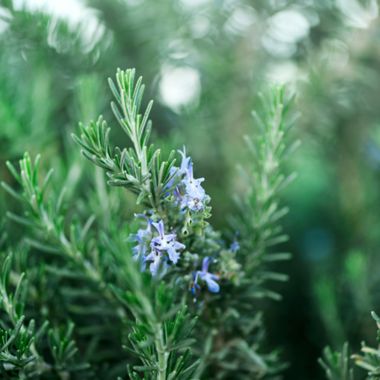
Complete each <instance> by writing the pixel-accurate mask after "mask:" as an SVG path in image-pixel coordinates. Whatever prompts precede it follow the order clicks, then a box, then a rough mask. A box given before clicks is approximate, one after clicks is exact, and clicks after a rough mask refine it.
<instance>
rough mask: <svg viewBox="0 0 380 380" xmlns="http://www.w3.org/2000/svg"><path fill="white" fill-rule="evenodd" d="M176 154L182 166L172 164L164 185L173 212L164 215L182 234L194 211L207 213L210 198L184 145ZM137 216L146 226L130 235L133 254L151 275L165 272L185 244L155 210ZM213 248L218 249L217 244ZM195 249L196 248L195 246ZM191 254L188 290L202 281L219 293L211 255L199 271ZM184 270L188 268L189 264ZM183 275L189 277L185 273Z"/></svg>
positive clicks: (197, 287)
mask: <svg viewBox="0 0 380 380" xmlns="http://www.w3.org/2000/svg"><path fill="white" fill-rule="evenodd" d="M179 153H180V154H181V156H182V161H181V165H180V166H179V167H176V166H174V167H172V169H171V178H172V180H171V182H170V183H169V184H168V186H167V188H168V193H167V196H168V197H167V200H168V201H169V202H172V204H173V203H174V204H175V205H176V207H174V209H171V211H172V212H173V214H170V211H169V212H168V214H167V215H169V218H168V219H169V221H174V223H173V224H174V225H177V228H178V231H182V234H184V233H183V231H184V229H185V227H186V223H188V219H189V218H190V219H192V217H193V216H194V214H193V213H196V214H197V215H198V216H199V217H200V218H201V219H203V218H204V217H205V215H207V203H208V202H209V200H210V197H209V196H208V195H207V194H206V192H205V190H204V189H203V187H202V185H201V183H202V182H203V181H204V179H203V178H194V172H193V163H192V160H191V158H190V157H189V156H187V155H186V151H185V148H184V149H183V150H182V151H179ZM178 206H179V207H178ZM169 209H170V208H169ZM184 212H186V215H187V217H186V218H185V219H183V214H184ZM140 217H143V218H144V220H145V223H146V226H144V228H140V229H139V230H138V231H137V233H136V234H135V235H133V237H132V240H133V241H134V242H136V243H137V244H136V245H135V247H134V248H133V253H134V257H135V259H136V260H138V261H139V262H140V263H141V268H142V270H146V266H147V264H149V270H150V272H151V273H152V275H153V276H157V275H158V274H159V273H161V274H162V273H165V272H166V270H167V269H168V267H169V264H171V265H176V264H178V265H179V264H180V263H179V260H180V256H181V253H183V251H184V250H185V249H186V246H185V245H184V244H183V243H181V242H179V241H178V240H177V233H175V231H176V230H175V229H173V230H171V232H170V233H166V232H165V225H164V222H163V220H162V219H159V218H157V215H155V212H154V211H150V214H149V217H147V216H145V215H140ZM157 220H158V221H157ZM156 221H157V222H156ZM178 225H179V226H178ZM181 226H182V227H183V228H181ZM200 226H203V227H201V229H202V230H203V229H204V225H203V224H200ZM168 229H169V228H167V230H168ZM203 232H204V231H203ZM180 236H181V234H180ZM196 240H197V239H195V241H196ZM190 241H191V240H190ZM191 246H192V243H189V247H191ZM215 247H216V248H217V247H218V245H216V246H215ZM193 248H194V247H193ZM195 249H196V251H198V248H195ZM215 253H216V252H215ZM206 255H207V253H206ZM192 257H194V258H195V259H194V262H193V265H192V268H193V269H190V271H192V275H191V281H192V286H191V290H192V292H193V294H195V293H196V290H197V289H200V287H201V286H200V283H201V282H203V283H205V284H206V285H207V288H208V290H209V291H210V292H212V293H217V292H219V290H220V287H219V284H218V283H217V281H218V280H219V276H217V275H215V274H212V273H210V272H209V271H208V267H209V264H210V263H211V259H210V257H205V258H204V259H203V264H202V269H201V270H197V269H196V268H197V262H198V257H199V255H198V254H196V255H192ZM185 267H186V265H185ZM186 271H189V268H188V267H187V269H186ZM185 278H188V277H186V276H185Z"/></svg>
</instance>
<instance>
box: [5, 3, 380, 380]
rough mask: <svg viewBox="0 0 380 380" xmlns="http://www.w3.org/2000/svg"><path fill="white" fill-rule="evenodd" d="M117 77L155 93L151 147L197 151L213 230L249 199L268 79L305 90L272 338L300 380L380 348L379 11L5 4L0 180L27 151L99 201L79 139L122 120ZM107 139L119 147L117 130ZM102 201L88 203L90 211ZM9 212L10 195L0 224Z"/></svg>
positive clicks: (124, 203)
mask: <svg viewBox="0 0 380 380" xmlns="http://www.w3.org/2000/svg"><path fill="white" fill-rule="evenodd" d="M117 67H120V68H128V67H135V68H136V69H137V71H138V73H139V74H141V75H143V76H144V81H145V83H146V84H147V85H148V86H147V97H149V98H153V99H155V106H154V111H153V114H152V119H153V124H154V140H155V142H156V144H159V145H161V146H162V148H163V149H164V150H169V149H171V148H173V147H174V148H176V147H177V148H180V147H181V146H182V145H183V144H186V145H187V147H188V150H189V151H190V152H191V155H192V156H193V158H194V161H195V162H196V170H197V175H199V176H204V177H206V179H207V180H206V182H205V187H206V189H207V191H208V192H209V194H210V195H211V197H212V205H213V218H212V221H213V223H215V224H217V225H219V226H223V225H224V223H225V219H226V215H227V214H228V213H229V211H230V210H231V209H232V207H233V205H232V201H231V198H230V195H229V194H231V193H232V192H234V191H239V181H238V176H237V175H236V172H237V164H238V162H239V160H244V158H245V156H244V153H243V152H244V149H243V146H244V143H243V135H244V134H245V133H247V132H248V131H249V130H250V129H251V128H252V125H253V119H252V118H251V110H252V109H254V108H257V107H260V104H259V102H258V100H257V99H258V97H257V94H258V93H259V92H260V91H265V90H266V88H267V87H269V86H271V85H273V84H274V83H287V86H288V88H289V91H295V93H296V95H297V97H296V103H295V108H296V111H297V113H299V118H298V121H297V125H296V127H295V128H294V130H293V135H292V138H294V139H301V140H302V145H301V148H300V149H299V150H298V151H297V153H296V154H295V155H294V156H293V157H292V159H291V160H290V161H289V162H288V163H287V166H288V170H289V172H291V171H296V172H297V173H298V179H297V180H296V181H295V182H294V183H293V184H292V185H291V186H290V187H289V188H288V189H287V190H286V192H284V193H283V201H284V202H286V203H287V204H288V205H289V207H290V213H289V215H288V216H287V218H286V222H285V224H286V226H285V228H286V231H287V233H288V234H289V235H290V240H289V243H287V244H285V245H284V247H283V249H284V251H290V252H292V253H293V259H292V260H291V261H290V262H288V263H287V264H283V265H282V266H281V270H282V271H283V272H286V273H288V274H289V275H290V280H289V281H288V282H287V283H284V284H282V285H281V286H278V285H276V290H278V291H280V292H281V293H282V294H283V300H282V301H281V302H278V303H274V304H268V305H267V306H266V307H267V308H268V312H267V313H266V315H267V317H266V318H267V324H268V337H269V341H270V343H271V346H277V347H280V348H281V350H282V351H283V357H284V359H285V360H286V361H288V362H289V363H290V365H289V367H288V369H287V370H286V371H285V378H286V379H292V380H294V379H308V380H314V379H322V378H323V373H322V370H321V369H320V368H319V366H318V364H317V358H318V357H319V356H320V354H321V350H322V348H323V347H324V346H325V345H326V344H330V345H332V346H333V347H336V348H339V347H340V346H341V345H342V343H343V342H344V341H346V340H349V341H350V344H351V348H352V350H354V351H355V350H356V351H358V350H359V347H360V341H361V340H362V339H364V340H366V341H367V342H368V343H373V341H374V335H375V334H374V330H375V327H374V324H373V322H372V320H371V317H370V314H369V312H370V311H371V310H375V311H378V312H380V276H379V274H380V269H379V268H380V267H379V265H380V19H379V4H378V3H377V1H376V0H367V1H365V0H363V1H360V0H298V1H290V0H256V1H254V0H81V1H80V0H70V1H69V0H65V1H62V2H61V1H57V0H44V1H42V0H41V1H39V0H25V1H22V0H0V176H1V178H2V179H5V180H7V181H8V182H9V181H11V179H10V177H9V174H8V173H7V171H6V169H5V160H12V161H16V160H17V159H18V158H20V156H21V155H22V154H23V152H24V151H29V152H30V153H31V154H32V155H35V154H37V153H41V154H42V159H43V165H45V166H46V167H54V169H55V171H56V172H57V173H58V177H59V178H61V184H62V186H63V184H65V186H66V187H67V189H68V190H67V192H68V196H71V197H76V196H78V194H79V195H82V196H84V198H85V199H86V186H89V184H92V183H93V184H94V186H98V188H97V190H98V191H99V192H101V191H103V190H104V189H103V188H102V185H101V181H96V176H97V175H99V172H95V173H94V169H93V168H91V167H90V165H89V164H87V163H86V162H84V160H82V159H81V158H80V155H79V153H78V150H77V148H76V147H75V146H74V144H73V142H72V140H71V137H70V134H71V133H72V132H73V131H75V130H76V129H77V125H78V122H79V121H82V122H88V121H89V120H91V119H95V118H97V116H98V115H99V114H100V113H102V114H103V115H104V116H105V117H106V118H107V119H108V120H112V117H111V112H110V110H109V101H110V99H111V94H110V92H109V91H108V88H107V81H106V78H107V77H109V76H113V75H114V73H115V70H116V68H117ZM114 125H115V126H116V123H114ZM112 133H113V135H114V136H113V138H115V139H119V141H125V139H124V137H123V136H122V134H121V133H120V131H119V130H118V128H113V131H112ZM123 139H124V140H123ZM94 174H95V182H94V181H93V179H92V178H94ZM8 202H9V199H8ZM96 202H97V201H96V200H95V199H93V198H91V197H90V198H88V199H87V204H84V205H83V207H92V205H95V203H96ZM5 206H6V205H5V196H4V194H3V193H1V195H0V211H1V215H3V214H4V211H5ZM96 207H99V205H98V204H97V205H96ZM96 207H94V208H95V209H96ZM101 207H103V208H107V207H111V206H110V205H101ZM113 209H115V210H120V212H126V210H127V209H128V196H127V195H125V194H124V193H122V192H118V190H115V197H114V205H113ZM2 219H3V218H2ZM4 219H5V218H4ZM18 233H19V231H17V230H14V231H13V234H14V235H15V237H16V238H17V234H18Z"/></svg>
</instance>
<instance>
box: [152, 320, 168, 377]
mask: <svg viewBox="0 0 380 380" xmlns="http://www.w3.org/2000/svg"><path fill="white" fill-rule="evenodd" d="M155 346H156V350H157V358H158V374H157V380H166V372H167V367H168V358H169V353H168V352H167V351H166V347H165V342H164V336H163V331H162V325H161V324H157V326H156V332H155Z"/></svg>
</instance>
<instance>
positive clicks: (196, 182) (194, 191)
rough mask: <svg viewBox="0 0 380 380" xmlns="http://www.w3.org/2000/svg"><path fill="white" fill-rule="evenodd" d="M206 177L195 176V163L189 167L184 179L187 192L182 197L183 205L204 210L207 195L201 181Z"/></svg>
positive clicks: (193, 209) (191, 208)
mask: <svg viewBox="0 0 380 380" xmlns="http://www.w3.org/2000/svg"><path fill="white" fill-rule="evenodd" d="M203 181H204V178H198V179H195V178H194V174H193V165H192V164H191V165H190V166H189V168H188V169H187V172H186V176H185V178H184V179H183V180H182V183H183V184H184V188H185V194H184V195H183V196H182V199H181V207H182V208H186V207H187V208H188V209H189V210H191V211H202V210H203V209H204V207H205V201H206V199H207V195H206V192H205V190H204V189H203V187H202V186H201V183H202V182H203Z"/></svg>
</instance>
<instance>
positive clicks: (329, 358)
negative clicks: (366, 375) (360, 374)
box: [319, 343, 354, 380]
mask: <svg viewBox="0 0 380 380" xmlns="http://www.w3.org/2000/svg"><path fill="white" fill-rule="evenodd" d="M319 363H320V364H321V366H322V367H323V369H324V370H325V372H326V378H327V379H328V380H353V379H354V373H353V370H352V369H351V367H350V357H349V352H348V344H347V343H345V344H344V345H343V348H342V351H341V352H334V351H333V350H332V349H331V348H330V347H326V348H325V349H324V351H323V359H319Z"/></svg>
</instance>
